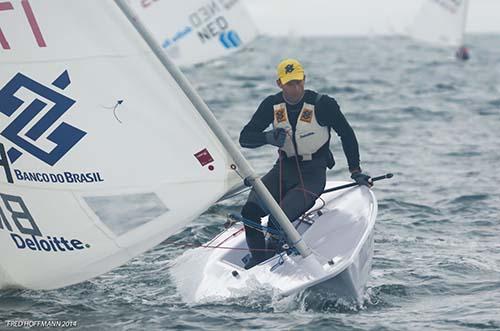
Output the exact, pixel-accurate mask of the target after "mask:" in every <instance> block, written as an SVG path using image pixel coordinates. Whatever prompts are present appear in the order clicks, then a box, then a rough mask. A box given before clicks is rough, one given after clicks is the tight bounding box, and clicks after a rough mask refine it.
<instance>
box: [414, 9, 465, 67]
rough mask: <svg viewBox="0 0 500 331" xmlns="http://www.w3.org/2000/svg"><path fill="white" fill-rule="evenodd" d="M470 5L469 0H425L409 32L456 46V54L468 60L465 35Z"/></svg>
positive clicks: (432, 41)
mask: <svg viewBox="0 0 500 331" xmlns="http://www.w3.org/2000/svg"><path fill="white" fill-rule="evenodd" d="M468 7H469V0H424V3H423V4H422V7H421V9H420V11H419V13H418V14H417V16H416V18H415V20H414V21H413V24H412V25H411V26H410V27H409V29H408V34H409V36H410V37H411V38H413V39H415V40H419V41H423V42H426V43H429V44H433V45H436V46H439V47H455V48H456V50H457V51H456V56H457V57H458V58H460V59H462V60H467V59H468V58H469V52H468V49H467V48H466V47H465V40H464V39H465V38H464V35H465V26H466V22H467V12H468Z"/></svg>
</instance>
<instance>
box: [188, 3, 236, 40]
mask: <svg viewBox="0 0 500 331" xmlns="http://www.w3.org/2000/svg"><path fill="white" fill-rule="evenodd" d="M221 11H222V9H221V8H220V7H219V5H218V4H217V2H216V1H212V2H210V3H208V4H206V5H204V6H202V7H200V8H198V9H197V10H196V11H195V12H193V13H192V14H191V15H189V22H190V23H191V24H192V26H193V27H194V28H195V29H198V37H199V38H200V40H201V41H202V42H205V41H207V40H210V39H212V38H213V37H217V36H218V35H219V34H220V33H221V32H222V31H224V30H226V29H227V28H228V27H229V23H228V22H227V19H226V18H225V17H224V16H221V15H219V16H216V15H217V14H218V13H219V12H221Z"/></svg>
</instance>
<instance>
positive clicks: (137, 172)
mask: <svg viewBox="0 0 500 331" xmlns="http://www.w3.org/2000/svg"><path fill="white" fill-rule="evenodd" d="M8 4H9V5H5V2H4V3H2V5H1V6H0V15H4V16H5V18H4V17H2V21H0V22H1V25H0V28H1V33H0V41H1V43H0V46H1V47H2V49H1V52H0V68H1V69H0V118H1V119H2V120H1V122H0V251H1V252H2V253H1V254H0V288H7V287H15V288H28V289H53V288H59V287H63V286H67V285H71V284H75V283H78V282H83V281H85V280H88V279H90V278H92V277H95V276H98V275H100V274H102V273H105V272H107V271H109V270H111V269H113V268H115V267H117V266H119V265H121V264H123V263H125V262H126V261H128V260H129V259H131V258H133V257H134V256H137V255H139V254H141V253H142V252H144V251H146V250H148V249H150V248H152V247H154V246H155V245H157V244H159V243H160V242H162V241H163V240H164V239H166V238H168V237H169V236H171V235H173V234H175V233H177V232H178V231H179V230H180V229H182V228H183V227H184V226H185V225H186V224H188V223H189V222H190V221H192V220H193V219H195V218H196V217H197V216H198V215H200V214H201V213H202V212H203V211H205V210H206V209H207V208H208V207H209V206H211V205H212V204H214V203H215V202H216V201H217V200H218V199H220V198H221V197H223V196H224V195H225V194H227V193H228V192H231V190H232V189H233V188H234V187H235V186H237V185H238V184H240V183H241V181H242V180H241V178H245V179H246V181H247V182H248V183H250V184H251V185H252V186H253V187H254V189H255V190H256V191H257V193H258V194H259V197H260V198H261V200H262V202H263V203H264V204H265V205H266V207H267V208H268V210H270V212H271V214H272V215H273V216H274V217H275V219H276V220H277V221H278V223H279V225H280V227H281V229H282V230H283V234H284V236H285V238H286V240H287V242H288V243H290V247H291V249H292V250H293V252H291V251H290V250H289V253H290V255H285V254H280V255H279V257H278V259H279V267H276V266H275V264H276V263H275V262H272V259H271V260H268V261H266V262H264V263H263V264H261V265H259V266H256V267H254V268H252V269H250V270H244V269H242V265H243V260H241V258H242V257H241V256H240V252H238V250H237V249H234V250H233V251H232V252H231V253H229V254H222V255H221V254H217V253H216V254H214V255H212V256H211V257H210V259H209V261H208V263H205V264H203V266H204V268H205V270H206V271H207V272H203V273H196V272H195V273H194V274H192V275H191V277H192V278H197V277H198V278H199V277H202V276H203V277H204V279H203V280H202V281H201V282H199V283H196V282H195V284H198V285H196V287H197V288H198V289H199V290H198V291H197V293H201V296H203V295H205V294H206V293H205V290H204V289H206V288H207V287H209V285H210V280H213V279H214V277H218V276H220V277H221V279H226V278H228V277H232V278H231V280H233V278H234V279H236V278H238V277H241V279H243V280H245V279H251V278H253V277H258V278H259V280H260V281H261V282H263V283H266V284H270V285H271V286H275V287H276V288H277V289H278V290H279V291H280V293H281V294H282V295H287V294H292V293H296V292H297V291H300V290H302V289H305V288H309V287H312V286H325V287H326V288H330V289H336V290H338V291H340V292H342V289H344V290H346V292H348V293H347V294H349V295H352V296H355V297H357V296H359V293H360V291H361V290H362V288H363V287H364V284H365V282H366V279H367V277H368V274H369V271H370V265H371V254H372V253H373V224H374V222H375V217H376V213H377V204H376V200H375V197H374V195H373V192H371V190H369V189H368V188H366V187H357V188H353V189H351V190H348V191H344V192H342V193H331V194H330V193H329V194H327V195H326V196H325V200H326V201H327V202H328V203H327V204H326V205H325V206H324V207H322V209H321V210H320V211H319V212H318V211H315V213H316V214H315V215H311V216H310V219H309V220H307V221H306V222H305V223H304V224H302V223H303V222H302V223H301V224H298V225H297V224H295V225H297V227H295V226H294V225H292V223H291V222H289V220H288V219H287V218H286V216H285V214H284V213H283V211H282V210H281V209H280V208H279V206H278V204H277V203H276V201H274V199H273V198H272V196H271V195H270V193H269V192H268V191H267V189H266V188H265V186H264V185H263V183H262V182H261V180H260V178H259V177H258V176H257V175H256V174H255V172H254V171H253V170H252V168H251V167H250V165H249V164H248V162H247V161H246V159H245V158H244V157H243V156H242V154H241V153H240V151H239V149H238V148H237V147H236V145H235V144H234V143H233V141H232V139H231V138H230V137H229V136H228V134H227V133H226V132H225V131H224V130H223V129H222V128H221V126H220V125H219V124H218V122H217V121H216V119H215V117H214V116H213V114H212V113H211V112H210V110H209V109H208V107H207V105H206V104H205V103H204V102H203V100H202V99H201V98H200V97H199V96H198V94H197V93H196V92H195V91H194V90H193V88H192V87H191V85H190V84H189V82H188V81H187V80H186V78H185V77H184V76H183V74H182V73H181V72H180V70H179V69H178V68H177V67H176V66H175V65H174V64H173V63H172V62H171V60H170V59H169V58H168V57H167V56H166V54H165V52H164V51H163V48H162V47H161V45H159V44H158V43H157V42H156V41H155V38H154V37H153V36H152V35H151V34H150V33H149V31H148V30H147V28H146V27H145V26H144V24H143V23H142V22H141V21H140V20H138V19H137V18H136V17H135V16H134V12H133V11H132V9H131V8H130V7H129V6H128V3H127V2H126V0H115V1H114V2H112V1H102V0H86V1H80V0H52V1H50V2H47V1H43V0H17V1H9V2H8ZM82 13H85V15H82ZM239 176H241V178H240V177H239ZM183 197H189V200H187V199H185V198H183ZM192 202H196V203H192ZM332 219H334V220H335V222H331V220H332ZM329 220H330V221H329ZM233 230H234V227H233ZM235 238H236V239H237V240H236V239H235V240H234V241H233V242H232V244H231V245H232V247H233V248H237V247H240V246H241V247H243V246H242V245H244V240H243V237H242V236H241V235H240V236H238V237H235ZM243 258H244V256H243ZM271 265H272V266H271ZM200 266H201V265H200ZM205 276H206V277H205ZM207 281H209V282H208V283H207ZM283 283H286V284H287V285H285V286H283V285H280V284H283ZM229 285H230V286H229V287H217V289H218V292H220V293H225V291H226V289H227V290H230V289H231V287H232V286H244V282H239V283H234V282H231V283H230V284H229ZM204 293H205V294H204ZM208 294H210V293H208Z"/></svg>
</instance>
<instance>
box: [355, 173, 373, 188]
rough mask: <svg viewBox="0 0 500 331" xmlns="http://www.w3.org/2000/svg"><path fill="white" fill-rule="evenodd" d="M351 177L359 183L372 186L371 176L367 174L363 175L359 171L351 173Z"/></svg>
mask: <svg viewBox="0 0 500 331" xmlns="http://www.w3.org/2000/svg"><path fill="white" fill-rule="evenodd" d="M351 178H352V179H354V181H355V182H356V183H358V184H359V185H365V186H368V187H372V186H373V181H372V178H371V177H370V176H368V175H365V174H364V173H362V172H361V171H359V172H355V173H353V174H351Z"/></svg>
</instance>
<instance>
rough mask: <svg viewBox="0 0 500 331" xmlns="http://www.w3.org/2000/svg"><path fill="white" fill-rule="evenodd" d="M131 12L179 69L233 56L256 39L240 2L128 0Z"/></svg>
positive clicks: (217, 0) (252, 24) (254, 30)
mask: <svg viewBox="0 0 500 331" xmlns="http://www.w3.org/2000/svg"><path fill="white" fill-rule="evenodd" d="M129 3H130V6H131V8H132V9H133V10H134V11H135V12H136V14H137V16H138V17H139V18H140V20H141V21H142V22H143V23H144V25H145V26H146V27H147V28H148V30H149V31H150V32H151V34H152V35H153V36H154V38H155V39H156V41H157V42H158V43H159V44H160V45H162V47H163V48H164V49H165V50H166V52H167V54H168V55H169V57H170V58H171V59H172V60H174V62H175V63H176V64H177V65H182V66H187V65H191V64H195V63H202V62H207V61H210V60H213V59H215V58H218V57H221V56H224V55H228V54H231V53H233V52H235V51H237V50H239V49H241V48H242V47H244V46H245V45H246V44H248V43H249V42H251V41H252V40H253V39H254V38H255V37H256V36H257V29H256V27H255V25H254V23H253V21H252V19H251V18H250V16H249V14H248V13H247V11H246V9H245V7H244V5H243V3H242V2H241V1H240V0H183V1H168V0H129Z"/></svg>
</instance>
